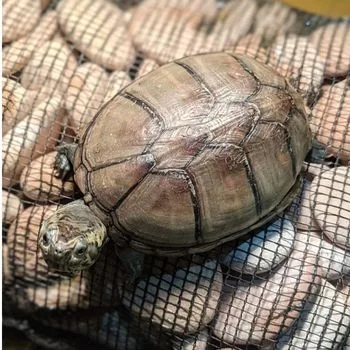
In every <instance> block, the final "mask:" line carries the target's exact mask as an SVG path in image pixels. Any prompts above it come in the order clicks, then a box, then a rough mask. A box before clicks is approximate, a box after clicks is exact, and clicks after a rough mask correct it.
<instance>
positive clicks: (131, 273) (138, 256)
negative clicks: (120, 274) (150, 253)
mask: <svg viewBox="0 0 350 350" xmlns="http://www.w3.org/2000/svg"><path fill="white" fill-rule="evenodd" d="M117 254H118V257H119V259H120V261H121V263H122V264H123V266H124V268H125V270H126V275H127V282H128V283H130V284H132V283H134V282H135V281H136V280H137V279H138V278H140V277H141V275H142V273H143V268H144V260H145V254H143V253H140V252H138V251H136V250H133V249H131V248H123V249H122V250H120V251H119V250H118V251H117Z"/></svg>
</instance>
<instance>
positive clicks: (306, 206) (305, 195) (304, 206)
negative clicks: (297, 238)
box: [287, 180, 321, 232]
mask: <svg viewBox="0 0 350 350" xmlns="http://www.w3.org/2000/svg"><path fill="white" fill-rule="evenodd" d="M310 186H311V182H310V181H308V180H304V183H303V187H302V190H301V192H300V193H299V195H298V196H297V197H296V198H295V199H294V201H293V202H292V205H291V206H290V207H289V208H288V211H287V213H288V215H289V216H290V217H291V219H292V220H293V222H296V228H297V230H299V231H308V232H309V231H313V232H320V231H321V229H320V227H319V226H318V224H317V222H316V220H315V219H314V217H313V214H312V211H311V204H310Z"/></svg>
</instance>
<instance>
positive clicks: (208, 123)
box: [74, 53, 311, 255]
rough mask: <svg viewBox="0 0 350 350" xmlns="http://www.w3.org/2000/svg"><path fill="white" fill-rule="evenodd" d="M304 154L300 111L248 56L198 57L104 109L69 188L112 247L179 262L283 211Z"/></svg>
mask: <svg viewBox="0 0 350 350" xmlns="http://www.w3.org/2000/svg"><path fill="white" fill-rule="evenodd" d="M310 146H311V133H310V129H309V123H308V119H307V115H306V112H305V109H304V106H303V102H302V100H301V97H300V96H299V95H298V94H297V93H296V92H295V91H294V90H293V88H292V87H291V86H290V85H289V83H288V82H287V81H286V80H285V79H284V78H283V77H281V76H280V75H279V74H277V73H276V72H275V71H273V70H271V69H270V68H268V67H266V66H264V65H262V64H260V63H259V62H257V61H255V60H253V59H251V58H248V57H246V56H241V55H232V54H229V53H210V54H201V55H196V56H191V57H186V58H183V59H179V60H176V61H174V62H171V63H169V64H167V65H164V66H162V67H160V68H158V69H156V70H154V71H152V72H151V73H149V74H147V75H146V76H144V77H142V78H140V79H138V80H136V81H135V82H133V83H131V84H130V85H129V86H127V87H126V88H124V89H123V90H122V91H121V92H119V93H118V94H117V95H116V96H115V97H114V98H112V99H111V100H110V101H109V102H108V103H107V104H105V105H104V106H103V107H102V108H101V109H100V111H99V112H98V113H97V115H96V116H95V117H94V119H93V120H92V122H91V123H90V124H89V126H88V127H87V129H86V131H85V133H84V135H83V137H82V138H81V140H80V143H79V146H78V149H77V152H76V154H75V160H74V170H75V180H76V182H77V184H78V186H79V188H80V189H81V191H82V192H83V193H84V195H85V197H84V198H85V200H86V202H87V203H88V204H89V206H90V208H91V209H92V210H93V211H94V212H95V214H96V215H97V216H99V217H100V218H101V219H102V220H103V221H104V222H105V223H106V224H107V225H109V229H110V232H111V236H112V238H114V239H115V240H116V242H117V243H120V240H123V239H124V241H126V242H128V244H129V245H130V246H131V247H134V248H136V249H138V250H141V251H143V252H146V253H156V254H167V255H169V254H173V255H183V254H187V253H193V252H199V251H205V250H209V249H211V248H213V247H215V246H216V245H218V244H220V243H223V242H225V241H229V240H231V239H235V238H237V237H238V236H239V235H242V234H243V233H245V232H247V231H249V230H251V229H252V228H257V227H259V226H260V225H262V224H263V223H265V222H266V221H268V220H269V219H271V218H272V217H273V216H274V215H276V213H278V212H280V211H282V210H283V209H284V208H285V207H286V206H287V205H288V204H289V203H290V202H291V201H292V199H293V197H294V194H295V192H296V190H295V188H296V187H298V185H295V184H296V180H297V178H298V175H299V173H300V170H301V168H302V163H303V160H304V158H305V156H306V154H307V152H308V150H309V149H310ZM293 186H294V187H293Z"/></svg>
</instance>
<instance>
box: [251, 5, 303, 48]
mask: <svg viewBox="0 0 350 350" xmlns="http://www.w3.org/2000/svg"><path fill="white" fill-rule="evenodd" d="M296 20H297V13H296V11H294V10H293V9H292V8H291V7H289V6H286V5H284V4H281V3H279V2H274V1H272V2H267V3H265V4H264V5H263V6H261V7H260V9H259V11H258V12H257V14H256V18H255V21H254V28H253V31H254V33H257V34H259V35H262V36H263V37H264V38H265V40H267V41H270V40H272V39H273V38H274V37H275V36H276V35H277V34H283V33H286V32H288V31H290V30H291V29H292V28H293V26H295V22H296Z"/></svg>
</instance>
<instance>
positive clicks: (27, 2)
mask: <svg viewBox="0 0 350 350" xmlns="http://www.w3.org/2000/svg"><path fill="white" fill-rule="evenodd" d="M40 14H41V6H40V1H39V0H21V1H16V0H5V1H3V16H2V40H3V42H4V43H9V42H11V41H14V40H17V39H20V38H21V37H23V36H25V35H28V34H29V33H30V32H31V31H32V30H33V29H34V28H35V26H36V24H37V23H38V21H39V19H40Z"/></svg>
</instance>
